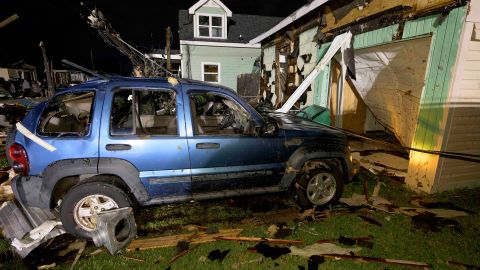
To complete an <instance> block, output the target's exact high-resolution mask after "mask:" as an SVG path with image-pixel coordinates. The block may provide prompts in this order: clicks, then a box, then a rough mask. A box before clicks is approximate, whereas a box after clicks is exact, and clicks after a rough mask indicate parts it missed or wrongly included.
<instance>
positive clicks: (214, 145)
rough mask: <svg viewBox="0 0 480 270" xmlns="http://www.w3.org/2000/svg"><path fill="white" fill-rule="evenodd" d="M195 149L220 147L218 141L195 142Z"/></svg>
mask: <svg viewBox="0 0 480 270" xmlns="http://www.w3.org/2000/svg"><path fill="white" fill-rule="evenodd" d="M196 146H197V149H217V148H220V144H219V143H197V145H196Z"/></svg>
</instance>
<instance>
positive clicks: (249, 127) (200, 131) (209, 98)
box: [190, 92, 255, 135]
mask: <svg viewBox="0 0 480 270" xmlns="http://www.w3.org/2000/svg"><path fill="white" fill-rule="evenodd" d="M190 108H191V112H192V122H193V129H194V133H195V135H235V134H238V135H251V134H253V127H254V126H255V125H254V124H253V120H252V117H251V115H250V114H249V113H248V112H247V111H246V110H245V109H244V108H243V107H242V106H240V105H239V104H238V103H237V102H236V101H234V100H232V99H230V98H229V97H226V96H223V95H219V94H216V93H211V92H194V93H191V94H190Z"/></svg>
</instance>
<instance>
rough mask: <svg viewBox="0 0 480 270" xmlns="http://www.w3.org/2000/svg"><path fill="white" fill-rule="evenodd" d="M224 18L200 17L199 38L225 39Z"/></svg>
mask: <svg viewBox="0 0 480 270" xmlns="http://www.w3.org/2000/svg"><path fill="white" fill-rule="evenodd" d="M223 32H224V31H223V17H220V16H212V15H198V30H197V37H207V38H224V36H223Z"/></svg>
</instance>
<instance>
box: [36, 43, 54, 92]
mask: <svg viewBox="0 0 480 270" xmlns="http://www.w3.org/2000/svg"><path fill="white" fill-rule="evenodd" d="M38 46H39V47H40V49H41V50H42V55H43V65H44V66H45V75H46V76H47V85H48V90H47V97H53V95H54V94H55V86H54V85H53V80H52V73H51V70H50V64H49V63H48V58H47V53H46V52H45V45H44V44H43V41H40V44H38Z"/></svg>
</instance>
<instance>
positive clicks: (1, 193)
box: [0, 185, 15, 202]
mask: <svg viewBox="0 0 480 270" xmlns="http://www.w3.org/2000/svg"><path fill="white" fill-rule="evenodd" d="M14 198H15V196H14V195H13V190H12V187H11V186H9V185H6V186H0V202H4V201H12V200H13V199H14Z"/></svg>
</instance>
